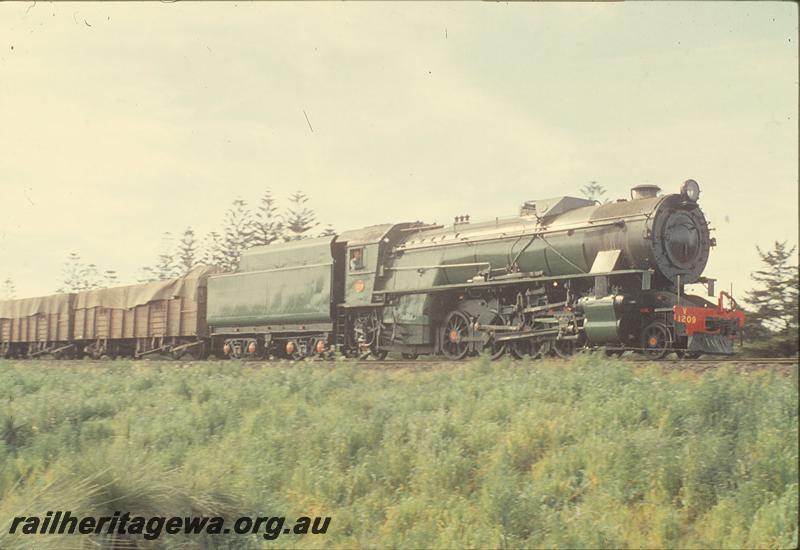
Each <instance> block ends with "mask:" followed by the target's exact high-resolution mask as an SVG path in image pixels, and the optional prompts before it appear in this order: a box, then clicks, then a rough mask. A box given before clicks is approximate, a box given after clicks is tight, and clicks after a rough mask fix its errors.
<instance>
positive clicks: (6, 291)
mask: <svg viewBox="0 0 800 550" xmlns="http://www.w3.org/2000/svg"><path fill="white" fill-rule="evenodd" d="M16 297H17V289H16V287H15V286H14V281H13V280H12V279H11V277H6V280H5V281H3V288H2V290H0V300H13V299H14V298H16Z"/></svg>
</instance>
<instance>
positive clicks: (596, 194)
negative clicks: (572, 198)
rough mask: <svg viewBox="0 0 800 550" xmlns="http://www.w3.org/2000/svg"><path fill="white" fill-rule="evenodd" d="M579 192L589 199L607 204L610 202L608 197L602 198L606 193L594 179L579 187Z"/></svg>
mask: <svg viewBox="0 0 800 550" xmlns="http://www.w3.org/2000/svg"><path fill="white" fill-rule="evenodd" d="M581 193H583V196H584V197H586V198H587V199H589V200H590V201H597V202H599V203H600V204H607V203H609V202H611V201H609V200H608V199H604V198H603V195H605V194H606V189H605V187H603V186H602V185H600V184H599V183H597V182H596V181H590V182H589V184H588V185H584V186H583V187H582V188H581Z"/></svg>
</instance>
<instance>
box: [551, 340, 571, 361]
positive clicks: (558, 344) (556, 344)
mask: <svg viewBox="0 0 800 550" xmlns="http://www.w3.org/2000/svg"><path fill="white" fill-rule="evenodd" d="M575 349H576V346H575V340H553V353H555V354H556V356H558V357H561V358H562V359H567V358H568V357H571V356H573V355H574V354H575Z"/></svg>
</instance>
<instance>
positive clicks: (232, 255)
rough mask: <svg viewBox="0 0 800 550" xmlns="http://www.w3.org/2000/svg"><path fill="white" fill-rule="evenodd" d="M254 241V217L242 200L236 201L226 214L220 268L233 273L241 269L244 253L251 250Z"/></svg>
mask: <svg viewBox="0 0 800 550" xmlns="http://www.w3.org/2000/svg"><path fill="white" fill-rule="evenodd" d="M252 240H253V215H252V213H251V212H250V210H249V209H248V208H247V204H246V203H245V202H244V201H243V200H242V199H236V200H235V201H233V204H232V205H231V207H230V208H229V209H228V211H227V212H226V214H225V221H224V230H223V235H222V243H221V245H222V246H221V248H220V250H219V252H220V254H219V255H220V256H221V260H222V262H221V263H220V264H219V265H220V267H222V268H223V269H225V270H226V271H233V270H235V269H236V268H237V267H239V259H240V258H241V256H242V251H244V250H247V249H248V248H250V246H251V243H252Z"/></svg>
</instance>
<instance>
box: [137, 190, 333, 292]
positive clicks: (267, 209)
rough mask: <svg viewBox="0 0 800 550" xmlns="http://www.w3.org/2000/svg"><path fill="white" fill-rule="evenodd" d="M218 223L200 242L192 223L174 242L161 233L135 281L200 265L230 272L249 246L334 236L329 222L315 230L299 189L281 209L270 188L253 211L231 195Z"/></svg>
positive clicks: (176, 273) (169, 275)
mask: <svg viewBox="0 0 800 550" xmlns="http://www.w3.org/2000/svg"><path fill="white" fill-rule="evenodd" d="M220 226H221V230H220V231H212V232H210V233H208V235H206V237H205V239H203V241H202V242H198V240H197V238H196V235H195V233H194V230H192V228H191V227H189V228H186V230H185V231H184V232H183V235H182V237H181V239H180V240H179V241H178V242H177V243H175V242H174V239H173V238H172V235H171V234H169V233H165V234H164V237H163V239H162V245H161V251H160V252H159V255H158V259H157V260H156V263H155V264H154V265H153V266H148V267H145V268H143V269H142V277H141V278H140V279H139V281H140V282H147V281H154V280H161V279H169V278H172V277H178V276H180V275H183V274H185V273H187V272H188V271H190V270H191V269H192V268H194V267H195V266H197V265H201V264H202V265H215V266H219V267H221V268H222V269H224V270H225V271H233V270H235V269H236V268H237V267H238V265H239V260H240V259H241V256H242V252H244V251H245V250H247V249H248V248H252V247H254V246H263V245H269V244H273V243H276V242H288V241H295V240H300V239H306V238H310V237H317V236H322V235H333V234H334V230H333V228H332V227H331V226H330V225H329V226H327V227H326V229H325V230H324V231H323V232H322V233H321V234H315V233H314V231H313V230H314V229H315V228H316V227H318V226H319V222H318V221H317V215H316V213H315V212H314V210H313V209H311V208H310V207H309V206H308V197H307V196H306V195H305V193H303V192H302V191H297V192H295V193H292V195H290V196H289V198H288V201H287V204H286V206H285V207H284V208H281V207H280V206H279V205H278V201H277V200H276V199H275V197H274V196H273V194H272V192H271V191H270V190H267V191H265V192H264V195H263V196H262V197H261V200H260V202H259V204H258V205H257V206H256V208H255V209H252V208H250V207H249V206H248V204H247V203H246V202H245V201H244V200H243V199H236V200H234V201H233V202H232V203H231V205H230V207H229V208H228V209H227V210H226V211H225V214H224V216H223V219H222V223H221V224H220Z"/></svg>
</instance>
